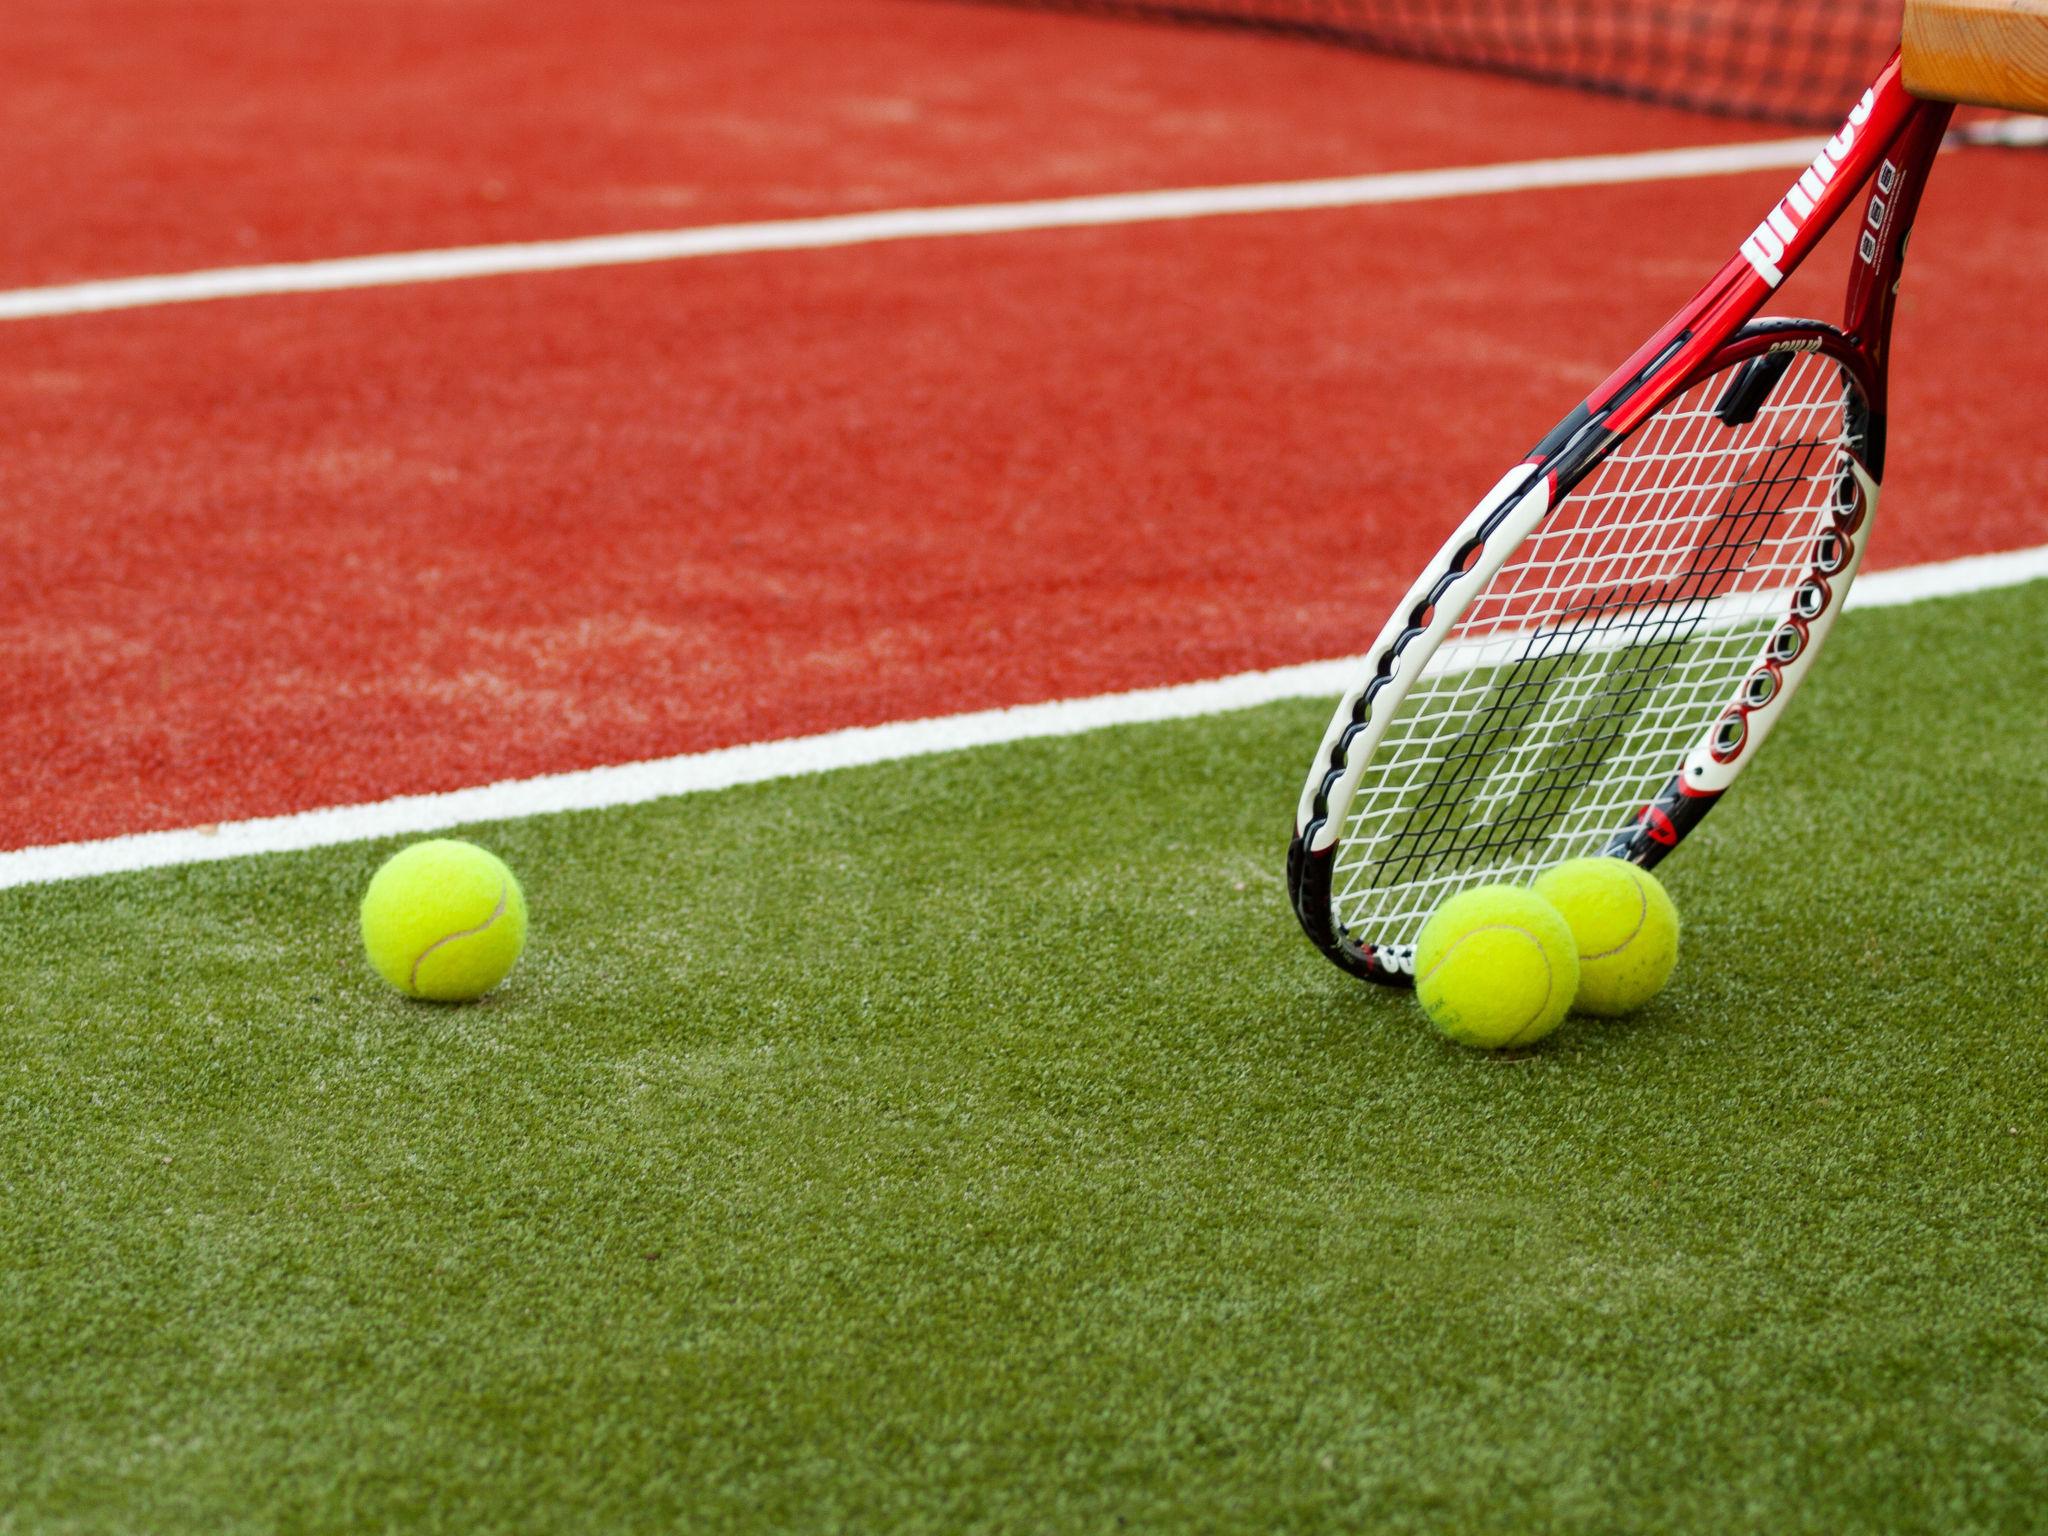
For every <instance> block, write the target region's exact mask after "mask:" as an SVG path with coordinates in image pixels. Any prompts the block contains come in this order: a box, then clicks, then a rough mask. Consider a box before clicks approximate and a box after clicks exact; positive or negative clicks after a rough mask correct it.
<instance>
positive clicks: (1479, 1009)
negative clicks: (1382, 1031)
mask: <svg viewBox="0 0 2048 1536" xmlns="http://www.w3.org/2000/svg"><path fill="white" fill-rule="evenodd" d="M1578 985H1579V952H1578V950H1577V948H1576V947H1575V946H1574V945H1573V944H1572V931H1571V929H1570V928H1568V927H1566V926H1565V921H1564V919H1563V918H1562V917H1560V916H1559V915H1558V912H1557V909H1556V908H1555V907H1553V906H1552V905H1551V904H1550V903H1549V902H1547V901H1545V900H1544V899H1543V898H1542V897H1541V896H1538V895H1537V894H1536V893H1535V892H1534V891H1531V890H1527V889H1525V888H1523V887H1521V886H1514V885H1481V886H1475V887H1474V888H1473V889H1471V890H1469V891H1460V892H1459V893H1458V894H1457V895H1455V896H1453V897H1452V898H1451V899H1450V900H1449V901H1446V902H1445V903H1444V904H1443V905H1442V906H1440V907H1438V908H1437V909H1436V911H1435V912H1434V913H1432V914H1431V915H1430V919H1429V921H1428V922H1427V923H1425V924H1423V926H1422V934H1421V936H1420V937H1419V938H1418V939H1417V940H1416V943H1415V996H1416V999H1417V1001H1419V1002H1420V1003H1421V1004H1422V1011H1423V1012H1424V1013H1426V1014H1428V1015H1429V1017H1430V1021H1431V1022H1432V1023H1434V1024H1435V1025H1436V1027H1437V1028H1438V1029H1440V1030H1442V1031H1443V1032H1444V1033H1445V1034H1447V1035H1449V1036H1450V1037H1451V1038H1452V1039H1453V1040H1455V1041H1457V1042H1458V1043H1459V1044H1460V1045H1472V1046H1478V1047H1480V1048H1481V1049H1484V1050H1499V1049H1500V1048H1501V1047H1503V1046H1509V1045H1533V1044H1534V1043H1535V1042H1536V1041H1538V1040H1541V1039H1542V1038H1543V1037H1544V1036H1545V1035H1547V1034H1549V1033H1550V1032H1551V1031H1552V1030H1553V1029H1555V1028H1557V1026H1558V1024H1559V1023H1560V1022H1561V1021H1562V1020H1563V1019H1564V1016H1565V1013H1566V1011H1567V1010H1568V1009H1569V1008H1570V1007H1571V1005H1572V994H1573V993H1574V992H1576V991H1577V990H1578Z"/></svg>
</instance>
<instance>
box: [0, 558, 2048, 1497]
mask: <svg viewBox="0 0 2048 1536" xmlns="http://www.w3.org/2000/svg"><path fill="white" fill-rule="evenodd" d="M2044 635H2048V584H2039V585H2035V586H2033V587H2030V588H2025V589H2021V590H2019V591H2016V592H2009V593H2003V594H1998V595H1993V596H1988V597H1984V598H1980V599H1973V600H1969V601H1964V602H1957V601H1951V602H1944V603H1938V604H1930V605H1923V606H1920V607H1915V608H1908V609H1897V610H1889V611H1883V612H1872V613H1866V614H1860V615H1854V616H1852V617H1851V618H1850V619H1848V620H1847V621H1845V623H1844V625H1843V629H1842V632H1841V633H1840V634H1839V635H1838V636H1837V639H1836V642H1835V645H1834V648H1833V651H1832V654H1831V655H1830V656H1829V657H1828V658H1826V660H1825V661H1824V662H1823V664H1822V666H1821V667H1820V669H1819V672H1818V674H1817V675H1816V677H1815V678H1814V679H1813V680H1812V682H1811V683H1810V684H1809V691H1808V695H1807V697H1806V698H1804V699H1803V700H1802V701H1801V704H1800V706H1799V707H1797V708H1795V709H1794V710H1793V711H1792V712H1791V715H1790V717H1789V719H1788V720H1787V722H1786V724H1785V726H1784V727H1783V728H1782V730H1781V732H1780V735H1779V736H1778V738H1777V739H1776V740H1774V741H1773V742H1772V743H1771V745H1770V746H1769V748H1768V749H1767V750H1766V751H1765V752H1764V754H1763V757H1762V760H1761V762H1760V763H1759V765H1758V766H1757V768H1756V769H1755V771H1754V772H1753V773H1752V774H1751V775H1750V776H1749V778H1748V779H1747V780H1746V781H1745V782H1744V783H1743V784H1742V785H1740V786H1739V787H1738V788H1737V789H1736V791H1735V792H1734V794H1733V795H1732V796H1731V797H1730V801H1729V803H1728V804H1727V805H1725V806H1724V807H1722V808H1721V809H1720V810H1719V811H1718V812H1717V813H1716V815H1715V816H1714V817H1713V818H1711V819H1710V820H1709V821H1708V822H1707V823H1706V824H1705V826H1704V828H1703V829H1702V831H1701V832H1700V833H1699V834H1698V835H1697V836H1696V837H1695V838H1694V839H1693V841H1692V842H1691V843H1689V844H1688V845H1687V847H1686V848H1685V849H1684V850H1683V852H1682V853H1681V854H1679V855H1678V856H1677V857H1676V858H1675V859H1674V860H1673V861H1672V862H1671V863H1670V864H1669V865H1667V866H1666V873H1667V875H1668V878H1669V883H1670V885H1671V888H1672V890H1673V892H1674V894H1675V895H1676V897H1677V899H1678V901H1679V904H1680V907H1681V909H1682V911H1683V912H1684V914H1685V918H1686V922H1687V928H1686V953H1685V956H1684V960H1683V963H1682V965H1681V968H1680V971H1679V975H1678V978H1677V980H1676V981H1675V983H1674V984H1673V986H1672V988H1671V989H1670V991H1669V992H1667V993H1666V994H1665V996H1664V997H1663V998H1662V999H1660V1000H1659V1002H1658V1003H1657V1004H1655V1005H1654V1006H1653V1007H1652V1008H1651V1009H1650V1010H1649V1011H1648V1012H1646V1013H1644V1014H1643V1015H1641V1016H1639V1017H1638V1018H1636V1019H1634V1020H1631V1021H1628V1022H1625V1023H1619V1024H1600V1025H1596V1024H1593V1023H1590V1022H1582V1021H1576V1020H1575V1021H1572V1022H1570V1023H1568V1024H1567V1025H1566V1026H1565V1028H1564V1029H1563V1030H1562V1031H1560V1032H1559V1033H1558V1034H1557V1035H1556V1036H1554V1037H1552V1040H1551V1041H1550V1042H1549V1043H1547V1044H1546V1045H1545V1046H1544V1047H1543V1048H1541V1049H1539V1050H1537V1051H1535V1052H1533V1053H1528V1054H1525V1055H1523V1056H1521V1057H1519V1058H1514V1059H1500V1058H1489V1057H1485V1056H1480V1055H1474V1054H1470V1053H1467V1052H1465V1051H1462V1050H1460V1049H1458V1048H1457V1047H1455V1046H1452V1045H1450V1044H1449V1043H1447V1042H1445V1041H1444V1040H1442V1039H1440V1038H1439V1037H1437V1036H1436V1035H1435V1034H1434V1033H1433V1032H1432V1031H1431V1030H1430V1028H1429V1027H1428V1026H1427V1024H1426V1023H1425V1022H1424V1021H1423V1020H1422V1018H1421V1017H1420V1015H1419V1014H1418V1013H1416V1012H1415V1011H1414V1008H1413V1005H1412V1003H1411V1002H1410V1001H1409V1000H1408V999H1406V998H1404V997H1402V996H1399V995H1396V994H1391V993H1384V992H1379V991H1375V990H1372V989H1370V988H1367V987H1365V986H1363V985H1361V984H1359V983H1357V982H1354V981H1352V980H1350V979H1348V978H1346V977H1345V976H1343V975H1341V974H1340V973H1339V972H1338V971H1336V970H1335V969H1334V968H1333V967H1331V966H1330V965H1328V964H1327V963H1326V962H1325V961H1324V960H1322V959H1321V958H1320V957H1319V956H1317V955H1316V954H1315V953H1314V952H1313V951H1312V950H1311V949H1310V947H1309V946H1308V944H1307V943H1306V942H1305V941H1304V940H1303V939H1302V937H1301V935H1300V934H1299V932H1298V931H1296V929H1295V927H1294V923H1293V919H1292V917H1291V916H1290V914H1289V913H1288V911H1287V906H1286V900H1285V897H1284V894H1283V892H1282V888H1281V865H1282V856H1283V853H1284V844H1285V834H1286V831H1287V822H1288V818H1289V815H1290V813H1291V808H1292V803H1293V798H1294V793H1295V790H1296V785H1297V778H1298V775H1299V774H1300V772H1301V771H1302V770H1303V769H1304V767H1305V765H1306V762H1307V758H1308V756H1309V755H1310V753H1311V751H1312V749H1313V746H1314V743H1315V740H1316V738H1317V736H1318V734H1319V732H1320V728H1321V725H1322V717H1323V713H1324V710H1323V706H1322V705H1320V704H1290V705H1285V706H1279V707H1274V708H1268V709H1262V710H1258V711H1255V712H1251V713H1245V714H1238V715H1231V716H1227V717H1222V718H1217V719H1211V720H1202V721H1194V722H1188V723H1183V724H1174V725H1166V726H1154V727H1146V728H1139V729H1128V730H1120V731H1114V732H1105V733H1100V734H1096V735H1090V736H1086V737H1081V738H1076V739H1071V740H1064V741H1050V742H1040V743H1032V744H1027V745H1021V746H1013V747H1005V748H1001V749H992V750H985V751H979V752H975V753H971V754H967V755H961V756H955V757H947V758H938V759H928V760H924V761H917V762H909V763H903V764H894V765H888V766H883V767H879V768H872V769H864V770H859V771H853V772H847V773H841V774H836V775H832V776H829V777H824V778H814V779H807V780H801V781H796V782H790V783H782V784H770V785H764V786H759V787H754V788H748V789H743V790H738V791H734V792H730V793H724V794H718V795H708V796H701V797H697V798H693V799H687V800H681V801H673V802H668V803H664V804H658V805H652V806H646V807H641V808H636V809H631V810H623V811H616V812H607V813H602V814H589V815H577V816H567V817H559V818H553V819H546V820H538V821H531V822H522V823H516V824H510V825H501V826H493V827H489V828H484V829H480V830H479V831H478V832H477V833H476V834H475V835H477V836H478V837H479V838H480V839H481V840H482V841H485V842H486V843H488V844H489V846H491V847H492V848H494V849H495V850H497V851H498V852H500V853H501V854H503V855H504V856H505V857H506V858H507V859H508V860H509V861H510V862H511V863H512V865H513V866H514V868H516V869H518V870H519V871H520V872H521V874H522V875H523V877H524V880H525V883H526V888H527V891H528V894H529V896H530V898H531V902H532V909H533V926H534V942H533V947H532V950H531V952H530V953H529V955H528V957H527V959H526V961H525V962H524V963H523V964H522V966H521V968H520V969H519V970H518V971H516V972H515V973H514V976H513V979H512V980H511V982H510V983H509V984H508V985H507V986H506V988H505V989H504V990H503V991H502V992H501V993H500V994H498V995H496V996H494V997H492V998H490V999H489V1000H487V1001H486V1002H484V1003H482V1004H480V1005H477V1006H473V1007H466V1008H448V1007H436V1006H431V1005H422V1004H415V1003H408V1002H406V1001H404V1000H402V999H400V998H399V997H397V996H396V995H394V994H393V993H391V992H389V991H388V990H386V989H385V987H384V986H383V985H382V984H381V983H380V982H378V981H377V980H376V978H375V977H374V976H373V975H372V974H371V973H370V971H369V969H368V967H367V965H366V964H365V963H364V961H363V960H362V958H361V956H360V955H359V953H358V950H357V943H356V937H355V933H354V927H353V924H354V906H355V901H356V898H357V896H358V894H359V893H360V891H361V889H362V887H363V885H364V883H365V882H366V881H367V879H368V877H369V875H370V872H371V871H372V870H373V869H374V868H375V867H376V865H377V863H378V862H379V861H380V860H381V859H382V858H383V857H384V856H385V855H387V854H388V853H389V852H390V851H391V845H388V844H386V845H377V846H357V847H347V848H340V849H334V850H329V851H323V852H319V853H313V854H306V855H294V856H284V857H271V858H264V859H258V860H251V861H246V862H240V863H235V864H226V865H217V866H205V867H192V868H185V869H176V870H168V871H163V872H158V873H153V874H148V875H138V876H132V877H124V878H120V879H106V880H96V881H89V882H79V883H74V884H69V885H64V886H58V887H50V888H44V889H30V890H19V891H13V892H7V893H0V939H4V946H5V956H4V966H0V1532H4V1533H7V1536H15V1533H27V1532H36V1533H43V1532H116V1531H133V1532H153V1533H183V1532H194V1533H198V1532H205V1533H209V1536H221V1533H237V1532H255V1531H266V1532H267V1531H279V1530H283V1531H297V1530H322V1531H338V1530H362V1531H384V1530H390V1531H414V1530H445V1531H456V1532H479V1531H496V1530H523V1531H535V1532H540V1531H547V1532H562V1531H585V1530H588V1531H615V1532H642V1531H647V1532H651V1531H668V1530H703V1531H710V1530H732V1531H785V1530H798V1531H821V1530H849V1531H851V1530H862V1531H875V1530H901V1531H976V1530H1006V1531H1036V1530H1053V1529H1056V1530H1074V1531H1099V1530H1105V1529H1110V1528H1114V1527H1124V1528H1128V1529H1132V1530H1148V1531H1190V1532H1194V1531H1200V1532H1229V1531H1244V1532H1266V1531H1275V1530H1281V1531H1291V1530H1373V1531H1430V1532H1438V1531H1465V1530H1470V1531H1518V1532H1534V1531H1585V1532H1596V1531H1597V1532H1606V1531H1623V1530H1635V1531H1658V1532H1678V1531H1697V1532H1739V1531H1767V1532H1772V1533H1787V1532H1805V1531H1811V1532H1817V1533H1818V1532H1827V1533H1843V1532H1858V1531H1873V1532H1875V1531H1885V1532H1901V1531H1921V1530H1924V1531H1940V1532H1945V1533H1958V1532H1972V1531H1986V1532H1989V1531H2016V1530H2020V1529H2023V1528H2028V1527H2033V1528H2039V1526H2038V1522H2040V1521H2041V1520H2042V1519H2043V1518H2044V1514H2043V1512H2044V1511H2048V1313H2044V1300H2043V1298H2044V1294H2048V1179H2044V1173H2043V1154H2044V1150H2048V1128H2044V1123H2043V1122H2044V1115H2043V1108H2044V1102H2048V1091H2044V1071H2043V1064H2042V1063H2043V1044H2044V1041H2043V1031H2044V1018H2048V964H2044V956H2048V948H2044V946H2048V902H2044V897H2043V893H2042V888H2041V872H2042V869H2043V867H2044V865H2048V819H2044V810H2048V764H2044V757H2043V750H2044V747H2048V730H2044V726H2048V663H2044V661H2043V659H2042V658H2043V654H2044V647H2043V643H2042V637H2043V636H2044Z"/></svg>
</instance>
